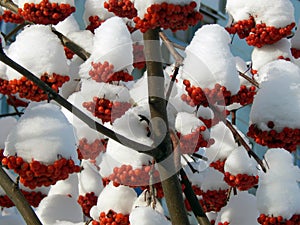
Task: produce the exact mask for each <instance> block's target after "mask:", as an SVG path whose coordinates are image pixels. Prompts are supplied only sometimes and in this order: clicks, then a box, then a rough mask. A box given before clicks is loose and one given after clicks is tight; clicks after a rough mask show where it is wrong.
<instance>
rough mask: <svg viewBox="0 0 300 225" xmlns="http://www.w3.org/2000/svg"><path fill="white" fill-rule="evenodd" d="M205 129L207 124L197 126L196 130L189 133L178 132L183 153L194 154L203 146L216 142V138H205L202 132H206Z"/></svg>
mask: <svg viewBox="0 0 300 225" xmlns="http://www.w3.org/2000/svg"><path fill="white" fill-rule="evenodd" d="M205 130H206V127H205V126H200V127H197V128H196V130H195V131H193V132H192V133H190V134H187V135H181V134H180V133H178V132H177V136H178V138H179V139H180V151H181V154H193V153H194V152H196V151H198V149H199V148H201V147H202V148H204V147H209V146H210V145H212V144H213V143H214V140H213V139H209V140H205V139H204V137H203V136H202V134H201V132H204V131H205Z"/></svg>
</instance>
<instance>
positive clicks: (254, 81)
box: [238, 71, 259, 88]
mask: <svg viewBox="0 0 300 225" xmlns="http://www.w3.org/2000/svg"><path fill="white" fill-rule="evenodd" d="M238 73H239V75H240V76H241V77H243V78H244V79H245V80H247V81H249V83H251V84H253V85H254V86H255V87H257V88H259V83H258V82H257V81H256V80H253V79H252V78H251V77H248V76H247V75H246V74H245V73H242V72H240V71H238Z"/></svg>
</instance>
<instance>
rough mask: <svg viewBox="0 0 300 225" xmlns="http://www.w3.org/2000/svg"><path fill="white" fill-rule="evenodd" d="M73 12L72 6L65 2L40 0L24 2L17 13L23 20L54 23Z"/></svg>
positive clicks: (45, 23)
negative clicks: (37, 0) (38, 0)
mask: <svg viewBox="0 0 300 225" xmlns="http://www.w3.org/2000/svg"><path fill="white" fill-rule="evenodd" d="M73 12H75V7H74V6H71V5H70V4H65V3H57V2H52V3H51V2H49V0H42V1H41V2H40V3H39V4H34V3H25V4H24V6H23V8H19V9H18V13H19V14H20V15H21V16H23V18H24V19H25V20H28V21H31V22H33V23H37V24H44V25H47V24H53V25H56V24H58V23H59V22H60V21H63V20H64V19H65V18H67V17H68V16H69V15H71V14H72V13H73Z"/></svg>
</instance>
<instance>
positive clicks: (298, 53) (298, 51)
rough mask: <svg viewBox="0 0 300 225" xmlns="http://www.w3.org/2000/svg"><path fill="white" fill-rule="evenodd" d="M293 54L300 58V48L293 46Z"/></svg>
mask: <svg viewBox="0 0 300 225" xmlns="http://www.w3.org/2000/svg"><path fill="white" fill-rule="evenodd" d="M291 52H292V55H293V56H294V57H295V59H298V58H300V49H296V48H291Z"/></svg>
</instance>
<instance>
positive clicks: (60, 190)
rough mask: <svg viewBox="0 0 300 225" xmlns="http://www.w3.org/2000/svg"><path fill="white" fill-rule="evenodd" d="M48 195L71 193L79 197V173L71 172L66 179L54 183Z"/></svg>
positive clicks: (73, 196) (74, 196) (75, 197)
mask: <svg viewBox="0 0 300 225" xmlns="http://www.w3.org/2000/svg"><path fill="white" fill-rule="evenodd" d="M48 195H49V196H50V195H70V196H72V198H74V199H77V198H78V195H79V192H78V175H77V174H76V173H73V174H70V175H69V177H68V178H67V179H65V180H59V181H57V182H56V184H55V185H52V186H51V188H50V191H49V193H48Z"/></svg>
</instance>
